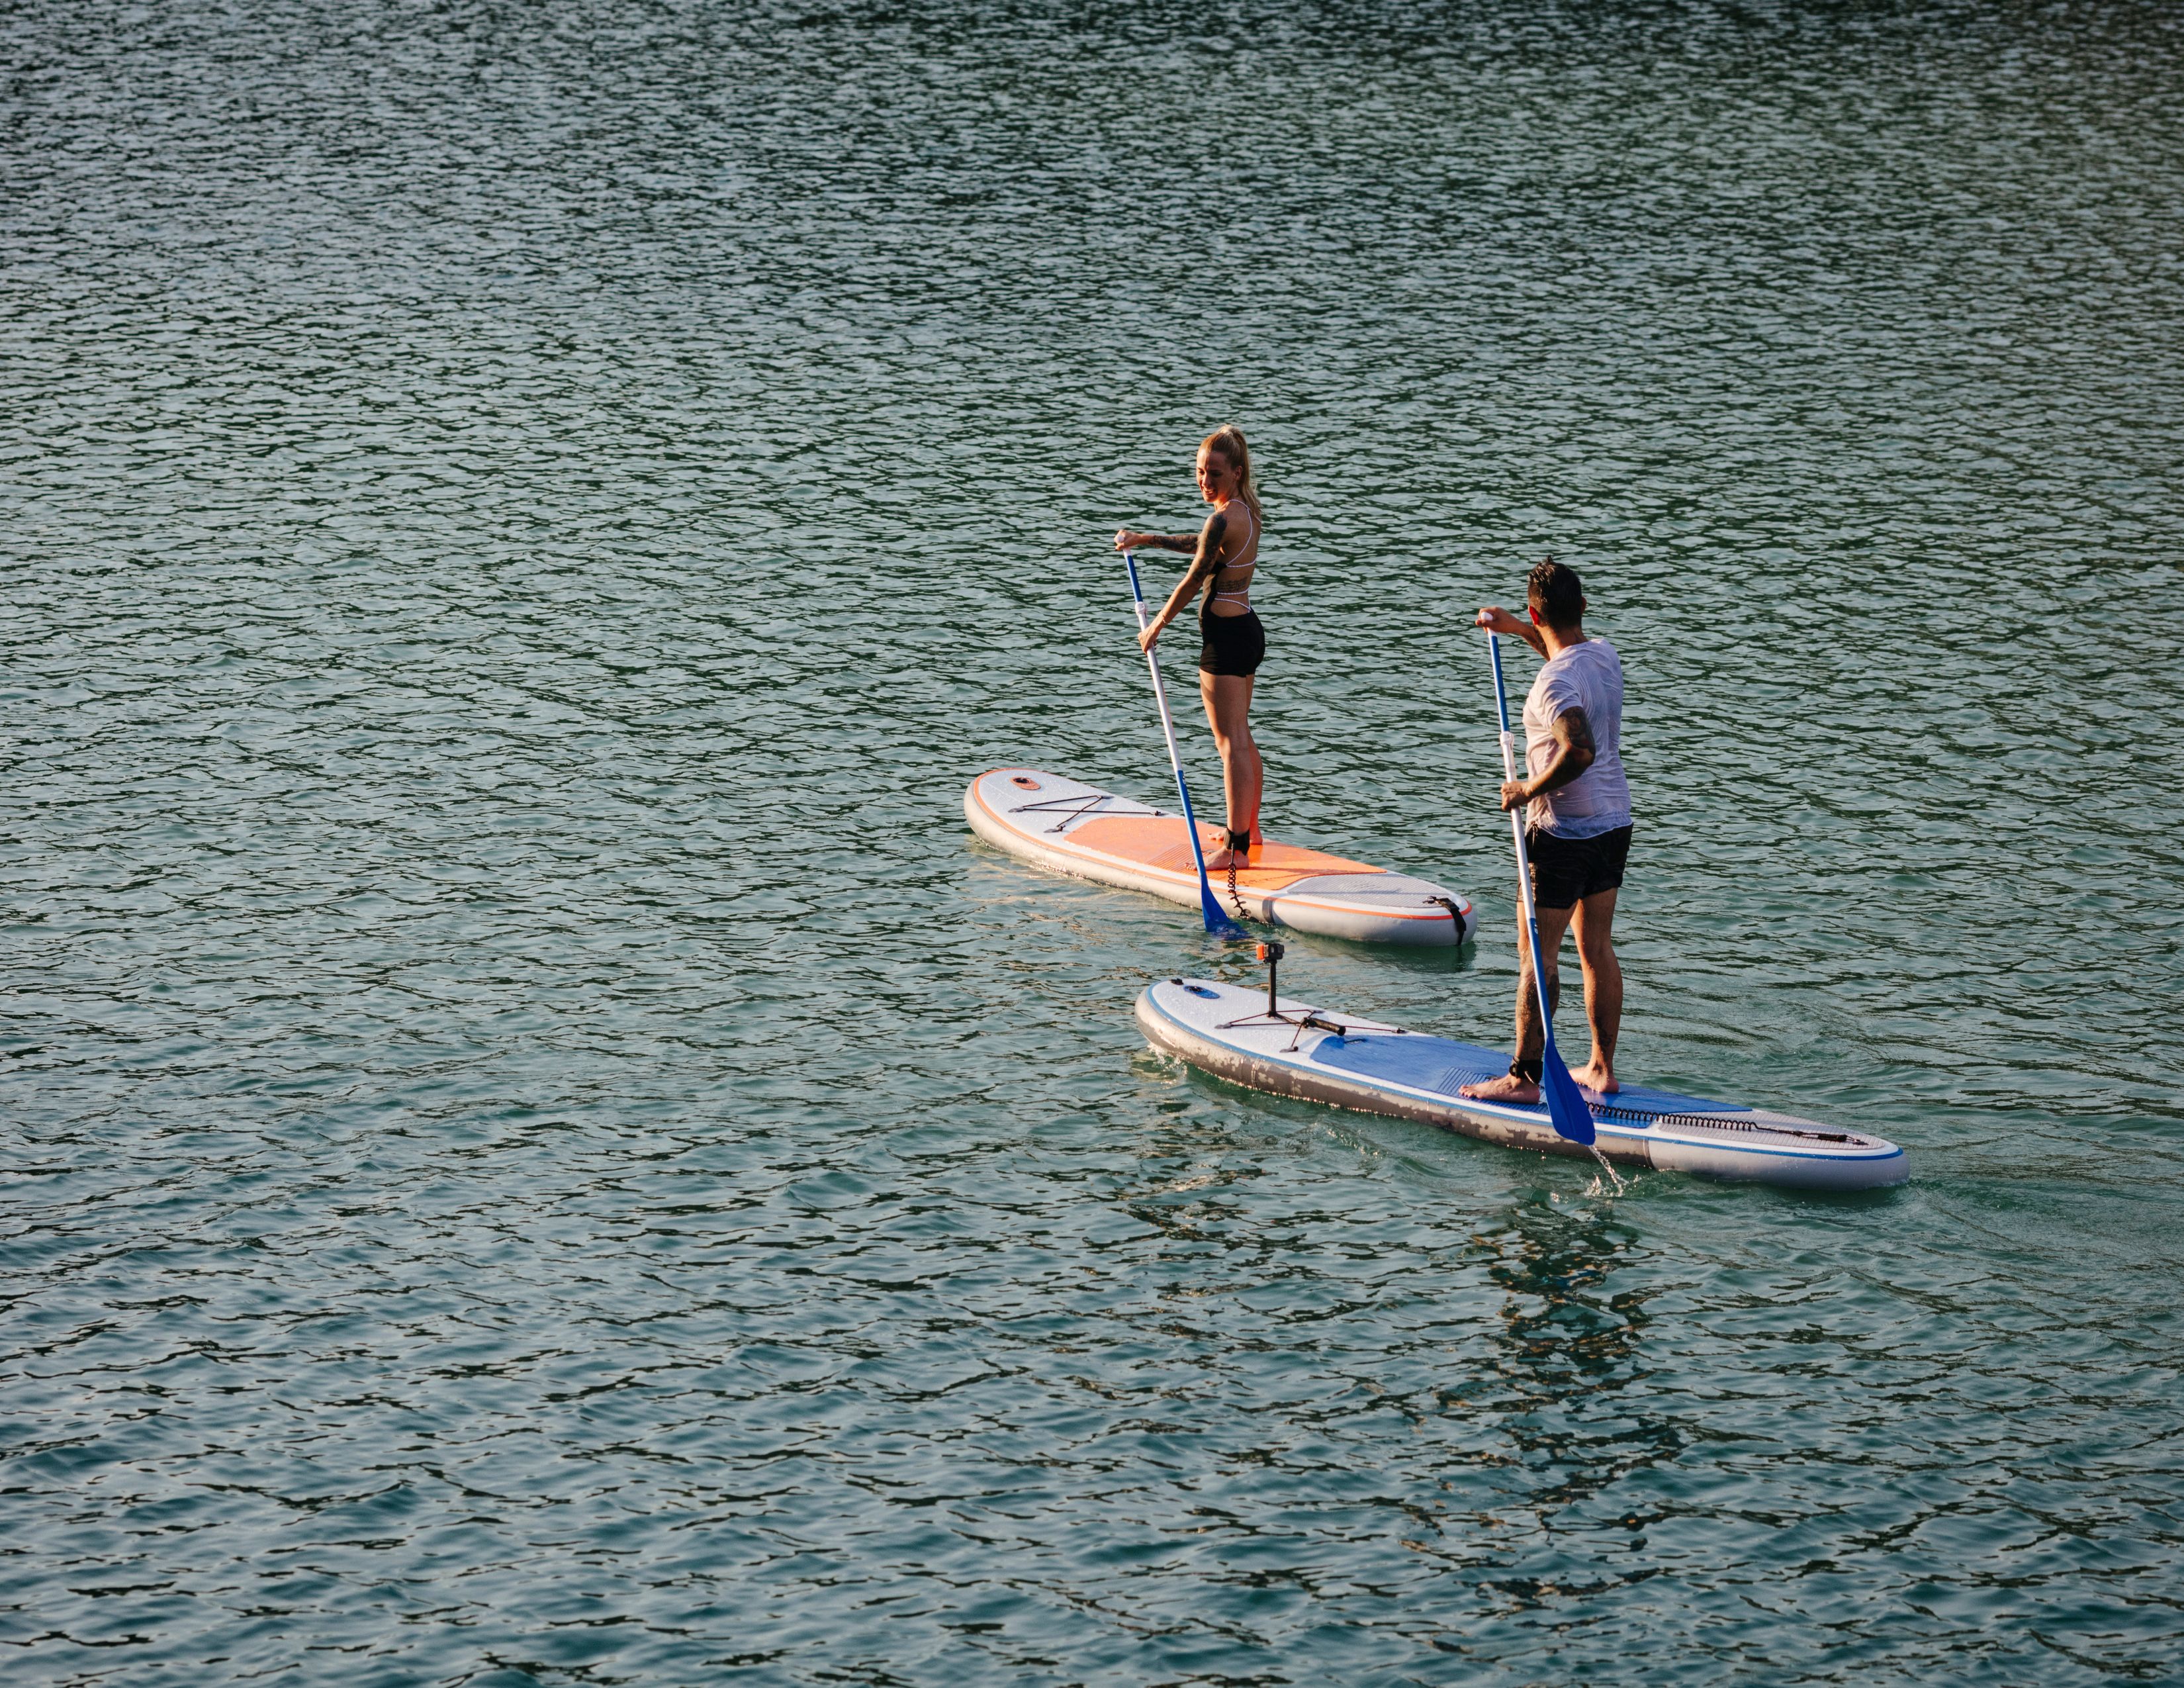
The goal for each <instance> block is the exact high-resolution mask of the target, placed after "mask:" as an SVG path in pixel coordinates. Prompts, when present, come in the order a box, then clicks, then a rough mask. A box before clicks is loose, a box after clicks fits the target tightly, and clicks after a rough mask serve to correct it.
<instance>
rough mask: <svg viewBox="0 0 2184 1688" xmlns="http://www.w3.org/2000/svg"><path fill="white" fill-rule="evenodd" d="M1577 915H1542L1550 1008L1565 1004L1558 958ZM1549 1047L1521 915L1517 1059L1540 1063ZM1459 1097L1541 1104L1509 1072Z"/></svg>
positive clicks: (1534, 1091) (1533, 1088)
mask: <svg viewBox="0 0 2184 1688" xmlns="http://www.w3.org/2000/svg"><path fill="white" fill-rule="evenodd" d="M1576 912H1577V909H1576V906H1575V905H1571V906H1570V907H1568V908H1566V909H1546V908H1543V909H1541V911H1539V913H1540V954H1541V956H1542V957H1544V958H1545V960H1546V968H1547V1006H1549V1007H1550V1008H1552V1007H1553V1006H1554V1005H1555V1004H1556V1003H1557V1002H1559V1001H1560V1000H1562V970H1561V968H1560V967H1559V966H1558V965H1557V961H1556V958H1557V955H1559V953H1560V952H1561V950H1562V947H1563V933H1565V932H1567V931H1568V930H1569V923H1570V916H1572V915H1573V914H1574V913H1576ZM1546 1046H1547V1030H1546V1027H1545V1026H1543V1025H1542V1024H1541V1022H1540V999H1539V994H1538V993H1537V992H1535V990H1534V989H1532V944H1531V939H1530V938H1529V935H1528V934H1527V933H1525V931H1524V914H1523V913H1522V911H1519V912H1518V916H1517V1059H1518V1060H1519V1061H1537V1060H1539V1059H1540V1057H1541V1054H1542V1053H1543V1052H1544V1051H1545V1050H1546ZM1457 1095H1459V1096H1476V1097H1477V1098H1478V1099H1479V1100H1480V1101H1482V1102H1536V1101H1538V1100H1540V1087H1539V1086H1538V1085H1537V1084H1533V1083H1532V1082H1531V1081H1530V1080H1529V1079H1525V1078H1518V1077H1517V1075H1516V1074H1515V1073H1513V1072H1505V1073H1503V1074H1502V1076H1501V1077H1500V1078H1488V1079H1485V1080H1484V1081H1482V1082H1481V1083H1479V1084H1466V1085H1465V1086H1464V1087H1463V1089H1460V1090H1458V1091H1457Z"/></svg>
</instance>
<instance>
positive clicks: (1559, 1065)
mask: <svg viewBox="0 0 2184 1688" xmlns="http://www.w3.org/2000/svg"><path fill="white" fill-rule="evenodd" d="M1540 1094H1541V1096H1543V1097H1544V1098H1545V1099H1546V1104H1547V1117H1548V1118H1549V1119H1551V1120H1552V1121H1553V1122H1554V1123H1555V1129H1556V1130H1557V1132H1559V1133H1560V1134H1562V1135H1563V1136H1564V1137H1567V1138H1568V1139H1569V1140H1570V1141H1571V1142H1573V1143H1590V1142H1591V1141H1592V1110H1591V1108H1589V1107H1587V1106H1585V1092H1584V1091H1582V1090H1580V1089H1578V1087H1577V1080H1576V1079H1574V1078H1571V1077H1570V1070H1569V1068H1568V1067H1565V1066H1563V1057H1562V1054H1561V1051H1559V1050H1557V1049H1556V1048H1555V1042H1554V1039H1552V1037H1551V1038H1549V1039H1547V1046H1546V1050H1543V1051H1542V1052H1541V1061H1540Z"/></svg>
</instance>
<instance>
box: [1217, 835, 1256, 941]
mask: <svg viewBox="0 0 2184 1688" xmlns="http://www.w3.org/2000/svg"><path fill="white" fill-rule="evenodd" d="M1224 830H1225V829H1224ZM1250 849H1251V834H1250V833H1237V832H1231V833H1229V906H1230V907H1231V908H1233V909H1234V910H1235V911H1236V918H1237V919H1239V920H1249V919H1250V918H1251V916H1249V915H1247V914H1245V912H1244V900H1243V898H1242V897H1240V896H1239V895H1238V894H1236V852H1237V851H1238V850H1250Z"/></svg>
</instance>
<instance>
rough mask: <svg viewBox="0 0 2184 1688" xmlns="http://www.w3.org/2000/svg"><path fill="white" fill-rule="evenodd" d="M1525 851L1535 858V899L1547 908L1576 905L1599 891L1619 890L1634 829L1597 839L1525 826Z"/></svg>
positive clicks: (1533, 884) (1603, 835) (1533, 859)
mask: <svg viewBox="0 0 2184 1688" xmlns="http://www.w3.org/2000/svg"><path fill="white" fill-rule="evenodd" d="M1524 854H1525V855H1529V856H1530V857H1531V858H1532V900H1533V901H1534V902H1535V903H1537V904H1538V905H1540V906H1541V908H1543V909H1566V908H1572V907H1574V906H1575V905H1577V904H1579V903H1580V902H1583V901H1584V900H1585V899H1586V898H1587V897H1590V896H1591V895H1593V894H1595V893H1596V892H1600V891H1613V890H1616V889H1619V888H1620V887H1621V886H1622V883H1623V865H1624V862H1625V861H1628V860H1629V859H1630V827H1617V828H1616V829H1615V830H1614V831H1613V832H1612V833H1601V834H1600V835H1599V836H1598V837H1596V838H1557V836H1556V835H1555V834H1554V833H1543V832H1540V831H1538V830H1536V829H1535V828H1533V827H1526V828H1525V829H1524Z"/></svg>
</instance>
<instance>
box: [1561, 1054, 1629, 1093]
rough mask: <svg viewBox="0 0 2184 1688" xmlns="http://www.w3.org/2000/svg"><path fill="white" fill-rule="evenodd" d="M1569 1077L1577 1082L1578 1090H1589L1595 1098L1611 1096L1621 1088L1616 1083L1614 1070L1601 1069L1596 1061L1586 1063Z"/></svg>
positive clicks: (1611, 1068)
mask: <svg viewBox="0 0 2184 1688" xmlns="http://www.w3.org/2000/svg"><path fill="white" fill-rule="evenodd" d="M1570 1077H1571V1078H1574V1079H1576V1080H1577V1084H1578V1089H1580V1090H1590V1091H1591V1092H1592V1093H1593V1095H1596V1096H1612V1095H1614V1094H1615V1093H1616V1092H1617V1091H1618V1090H1619V1089H1622V1088H1623V1086H1622V1085H1621V1084H1619V1083H1618V1082H1617V1081H1616V1077H1615V1069H1614V1068H1613V1067H1602V1065H1601V1064H1600V1063H1599V1062H1598V1061H1587V1062H1585V1065H1584V1066H1582V1067H1579V1068H1578V1069H1577V1071H1576V1072H1573V1073H1571V1074H1570Z"/></svg>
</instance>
